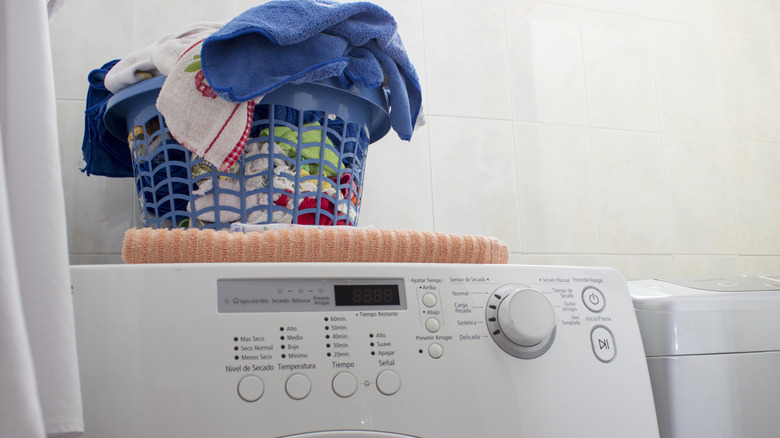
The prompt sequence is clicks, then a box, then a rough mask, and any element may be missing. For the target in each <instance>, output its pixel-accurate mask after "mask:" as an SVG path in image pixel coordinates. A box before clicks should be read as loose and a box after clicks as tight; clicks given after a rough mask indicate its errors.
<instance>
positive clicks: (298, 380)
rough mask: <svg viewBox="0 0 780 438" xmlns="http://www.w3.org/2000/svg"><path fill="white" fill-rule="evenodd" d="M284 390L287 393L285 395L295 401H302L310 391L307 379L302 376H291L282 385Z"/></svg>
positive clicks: (309, 383)
mask: <svg viewBox="0 0 780 438" xmlns="http://www.w3.org/2000/svg"><path fill="white" fill-rule="evenodd" d="M284 389H285V390H286V391H287V395H289V396H290V398H292V399H295V400H303V399H305V398H306V396H308V395H309V391H311V382H310V381H309V378H308V377H306V376H304V375H303V374H293V375H292V376H290V377H289V378H288V379H287V383H285V384H284Z"/></svg>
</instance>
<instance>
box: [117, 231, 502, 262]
mask: <svg viewBox="0 0 780 438" xmlns="http://www.w3.org/2000/svg"><path fill="white" fill-rule="evenodd" d="M122 260H124V261H125V263H226V262H374V263H480V264H505V263H508V262H509V249H508V248H507V246H506V244H505V243H504V242H501V241H500V240H498V239H496V238H493V237H485V236H468V235H458V234H444V233H434V232H426V231H400V230H382V229H374V228H369V229H360V228H346V227H344V228H342V227H332V228H314V227H312V228H291V229H283V230H275V231H266V232H262V233H259V232H248V233H231V232H229V231H216V230H200V229H197V228H189V229H181V228H178V229H172V230H168V229H151V228H143V229H135V228H134V229H130V230H128V231H126V232H125V238H124V242H123V246H122Z"/></svg>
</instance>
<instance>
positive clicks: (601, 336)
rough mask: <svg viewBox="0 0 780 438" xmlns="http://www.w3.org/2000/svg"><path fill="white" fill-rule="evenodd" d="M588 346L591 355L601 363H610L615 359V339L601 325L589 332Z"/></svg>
mask: <svg viewBox="0 0 780 438" xmlns="http://www.w3.org/2000/svg"><path fill="white" fill-rule="evenodd" d="M590 344H591V346H592V347H593V354H595V355H596V357H597V358H598V360H600V361H602V362H610V361H612V359H614V358H615V337H614V336H612V332H611V331H609V329H608V328H606V327H604V326H603V325H597V326H596V327H593V330H592V331H591V332H590Z"/></svg>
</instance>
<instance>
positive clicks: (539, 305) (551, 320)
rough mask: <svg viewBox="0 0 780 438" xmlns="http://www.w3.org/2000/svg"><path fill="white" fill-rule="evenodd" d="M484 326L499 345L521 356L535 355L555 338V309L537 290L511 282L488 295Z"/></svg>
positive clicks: (545, 348) (510, 352)
mask: <svg viewBox="0 0 780 438" xmlns="http://www.w3.org/2000/svg"><path fill="white" fill-rule="evenodd" d="M486 318H487V325H488V329H489V330H490V335H491V336H492V337H493V340H494V341H495V342H496V344H498V346H499V347H501V349H503V350H504V351H505V352H507V353H509V354H511V355H512V356H515V357H519V358H522V359H532V358H535V357H539V356H541V355H542V354H544V352H546V351H547V350H548V349H549V348H550V346H551V345H552V341H553V339H554V338H555V310H554V309H553V306H552V304H551V303H550V301H549V300H548V299H547V297H545V296H544V295H543V294H542V293H540V292H539V291H537V290H535V289H532V288H530V287H527V286H523V285H518V284H512V285H505V286H502V287H500V288H498V289H497V290H496V291H495V292H494V293H493V295H491V297H490V298H489V299H488V306H487V310H486Z"/></svg>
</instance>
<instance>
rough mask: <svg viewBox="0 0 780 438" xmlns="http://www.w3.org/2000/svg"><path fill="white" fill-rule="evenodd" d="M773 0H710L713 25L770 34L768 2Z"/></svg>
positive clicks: (726, 28)
mask: <svg viewBox="0 0 780 438" xmlns="http://www.w3.org/2000/svg"><path fill="white" fill-rule="evenodd" d="M774 1H775V0H739V1H734V0H710V5H711V8H712V14H713V19H714V25H715V26H718V27H719V28H721V29H725V30H732V31H736V32H745V33H754V34H760V35H771V34H772V17H771V15H770V13H769V12H770V10H769V6H768V4H770V3H772V2H774Z"/></svg>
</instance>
